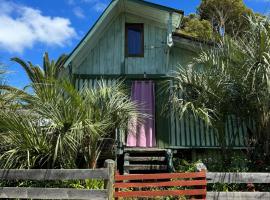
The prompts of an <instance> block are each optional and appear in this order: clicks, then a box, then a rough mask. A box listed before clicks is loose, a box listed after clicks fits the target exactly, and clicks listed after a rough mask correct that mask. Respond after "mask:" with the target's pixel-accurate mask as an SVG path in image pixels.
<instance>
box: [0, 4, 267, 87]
mask: <svg viewBox="0 0 270 200" xmlns="http://www.w3.org/2000/svg"><path fill="white" fill-rule="evenodd" d="M149 1H151V2H154V3H157V4H161V5H166V6H169V7H174V8H177V9H181V10H183V11H184V12H185V14H189V13H192V12H195V11H196V7H197V6H198V5H199V3H200V0H149ZM244 1H245V3H246V5H247V6H248V7H250V8H252V9H253V10H254V11H256V12H260V13H263V14H266V13H268V12H269V10H270V0H244ZM109 2H110V0H0V11H1V13H0V62H2V63H4V64H5V65H6V66H7V69H8V70H9V71H10V72H9V74H8V75H7V77H6V78H7V82H8V84H10V85H13V86H15V87H19V88H23V87H24V86H26V85H27V84H28V80H27V77H26V75H25V74H24V72H23V71H22V69H21V68H20V67H19V66H18V65H16V64H15V63H12V62H10V58H11V57H14V56H18V57H21V58H23V59H24V60H26V61H31V62H32V63H34V64H39V65H40V64H41V63H42V55H43V53H44V52H45V51H47V52H49V55H50V57H51V58H57V57H58V56H59V55H61V54H62V53H69V52H71V51H72V49H73V48H74V47H75V46H76V44H77V43H78V42H79V41H80V39H81V38H82V37H83V36H84V34H85V33H86V32H87V31H88V30H89V28H90V27H91V26H92V25H93V24H94V23H95V21H96V20H97V18H98V17H99V16H100V14H101V13H102V11H103V10H104V9H105V8H106V6H107V5H108V4H109Z"/></svg>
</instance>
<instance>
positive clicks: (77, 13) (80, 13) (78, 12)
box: [73, 7, 85, 19]
mask: <svg viewBox="0 0 270 200" xmlns="http://www.w3.org/2000/svg"><path fill="white" fill-rule="evenodd" d="M73 13H74V15H75V16H76V17H78V18H81V19H83V18H85V15H84V11H83V9H81V8H80V7H75V8H73Z"/></svg>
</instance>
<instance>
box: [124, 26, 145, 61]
mask: <svg viewBox="0 0 270 200" xmlns="http://www.w3.org/2000/svg"><path fill="white" fill-rule="evenodd" d="M143 35H144V34H143V24H126V57H143V56H144V38H143Z"/></svg>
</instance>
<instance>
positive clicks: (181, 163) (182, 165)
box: [173, 157, 201, 172]
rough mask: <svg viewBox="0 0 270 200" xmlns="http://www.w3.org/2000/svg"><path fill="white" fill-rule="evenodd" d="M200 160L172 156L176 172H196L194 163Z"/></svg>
mask: <svg viewBox="0 0 270 200" xmlns="http://www.w3.org/2000/svg"><path fill="white" fill-rule="evenodd" d="M199 162H201V161H200V160H199V161H197V162H188V161H187V160H185V159H180V158H177V157H175V158H173V166H174V168H175V171H177V172H196V164H197V163H199Z"/></svg>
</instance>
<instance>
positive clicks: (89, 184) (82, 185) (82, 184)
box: [0, 179, 104, 190]
mask: <svg viewBox="0 0 270 200" xmlns="http://www.w3.org/2000/svg"><path fill="white" fill-rule="evenodd" d="M0 187H40V188H76V189H93V190H98V189H104V180H97V179H86V180H66V181H0Z"/></svg>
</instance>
